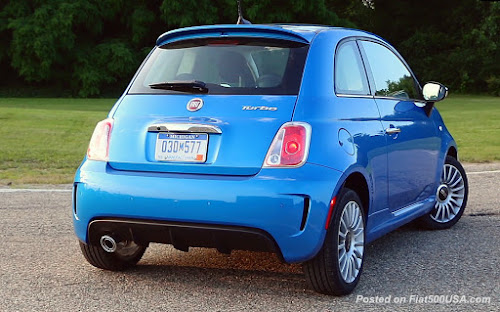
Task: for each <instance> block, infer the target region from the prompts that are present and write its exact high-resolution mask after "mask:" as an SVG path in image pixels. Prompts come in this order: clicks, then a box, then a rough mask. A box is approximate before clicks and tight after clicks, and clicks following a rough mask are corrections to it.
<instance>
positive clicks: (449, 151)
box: [446, 146, 458, 160]
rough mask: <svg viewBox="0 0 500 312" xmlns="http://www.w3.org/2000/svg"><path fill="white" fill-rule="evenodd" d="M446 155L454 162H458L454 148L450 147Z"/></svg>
mask: <svg viewBox="0 0 500 312" xmlns="http://www.w3.org/2000/svg"><path fill="white" fill-rule="evenodd" d="M446 155H447V156H451V157H453V158H455V159H456V160H458V151H457V149H456V148H455V146H450V148H449V149H448V152H447V153H446Z"/></svg>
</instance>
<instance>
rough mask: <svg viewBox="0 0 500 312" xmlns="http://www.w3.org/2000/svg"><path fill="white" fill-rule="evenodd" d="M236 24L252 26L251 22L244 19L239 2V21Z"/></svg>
mask: <svg viewBox="0 0 500 312" xmlns="http://www.w3.org/2000/svg"><path fill="white" fill-rule="evenodd" d="M236 24H238V25H239V24H252V23H250V21H248V20H246V19H244V18H243V13H242V12H241V1H240V0H238V21H237V22H236Z"/></svg>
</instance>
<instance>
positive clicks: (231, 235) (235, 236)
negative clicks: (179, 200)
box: [88, 219, 283, 259]
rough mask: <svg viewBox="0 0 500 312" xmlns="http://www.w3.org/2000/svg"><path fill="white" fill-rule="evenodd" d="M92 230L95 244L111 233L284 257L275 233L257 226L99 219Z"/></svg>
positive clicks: (180, 246) (143, 240)
mask: <svg viewBox="0 0 500 312" xmlns="http://www.w3.org/2000/svg"><path fill="white" fill-rule="evenodd" d="M88 234H89V242H90V243H91V244H99V239H100V238H101V236H102V235H106V234H107V235H113V236H114V237H115V239H118V240H133V241H134V242H136V243H137V244H140V245H144V246H146V245H147V244H149V243H163V244H171V245H173V246H174V247H175V248H177V249H180V250H183V251H188V249H189V247H209V248H217V250H219V251H220V252H224V253H230V252H231V250H233V249H235V250H250V251H268V252H274V253H276V254H277V255H278V257H280V259H283V257H282V254H281V251H280V249H279V247H278V245H277V244H276V242H275V241H274V239H273V238H272V237H271V235H270V234H269V233H267V232H266V231H263V230H260V229H255V228H247V227H237V226H227V225H214V224H197V223H184V222H169V221H156V220H135V219H96V220H93V221H91V222H90V224H89V227H88Z"/></svg>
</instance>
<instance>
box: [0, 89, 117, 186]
mask: <svg viewBox="0 0 500 312" xmlns="http://www.w3.org/2000/svg"><path fill="white" fill-rule="evenodd" d="M114 102H115V100H112V99H37V98H30V99H27V98H26V99H19V98H16V99H6V98H3V99H0V185H5V184H9V183H13V184H32V183H51V184H52V183H53V184H59V183H70V182H71V181H72V179H73V175H74V173H75V170H76V168H77V167H78V165H79V164H80V162H81V160H82V158H83V155H84V154H85V152H86V149H87V145H88V141H89V140H90V136H91V135H92V131H93V129H94V127H95V125H96V123H97V122H98V121H99V120H101V119H104V118H106V115H107V113H108V111H109V110H110V108H111V107H112V105H113V104H114Z"/></svg>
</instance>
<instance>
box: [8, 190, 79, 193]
mask: <svg viewBox="0 0 500 312" xmlns="http://www.w3.org/2000/svg"><path fill="white" fill-rule="evenodd" d="M23 192H29V193H71V192H72V190H61V189H0V193H23Z"/></svg>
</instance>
